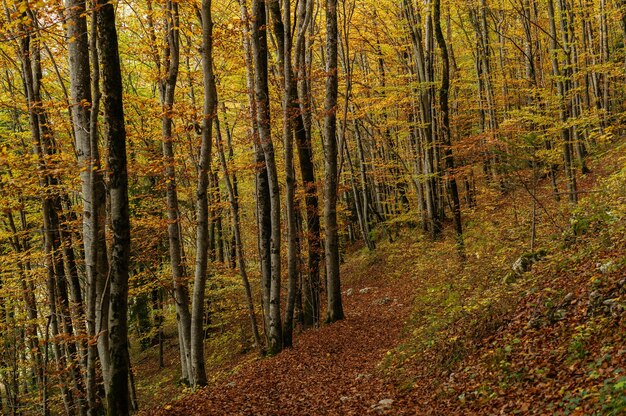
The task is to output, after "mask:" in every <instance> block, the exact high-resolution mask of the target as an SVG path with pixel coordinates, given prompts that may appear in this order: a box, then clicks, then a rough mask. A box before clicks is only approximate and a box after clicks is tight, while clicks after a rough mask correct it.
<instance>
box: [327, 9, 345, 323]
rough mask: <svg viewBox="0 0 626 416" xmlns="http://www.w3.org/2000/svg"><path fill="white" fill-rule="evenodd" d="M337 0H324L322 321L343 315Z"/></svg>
mask: <svg viewBox="0 0 626 416" xmlns="http://www.w3.org/2000/svg"><path fill="white" fill-rule="evenodd" d="M337 32H338V30H337V0H326V100H325V104H324V113H325V114H326V116H325V120H324V151H325V152H324V167H325V169H326V177H325V180H324V198H325V200H324V222H325V227H326V247H325V248H326V290H327V299H328V309H327V311H326V314H327V315H326V321H327V322H335V321H338V320H341V319H343V318H344V313H343V305H342V302H341V281H340V276H339V234H338V225H337V192H338V186H337V185H338V177H337V174H338V169H337V93H338V84H339V80H338V74H337V37H338V33H337Z"/></svg>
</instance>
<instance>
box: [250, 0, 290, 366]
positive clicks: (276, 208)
mask: <svg viewBox="0 0 626 416" xmlns="http://www.w3.org/2000/svg"><path fill="white" fill-rule="evenodd" d="M252 14H253V15H254V16H255V19H254V23H253V27H252V55H253V60H254V81H255V82H254V90H255V98H256V105H257V123H258V131H259V142H260V144H261V149H262V150H263V156H264V157H265V169H266V171H267V183H268V188H269V203H270V210H269V217H270V229H271V238H270V249H269V253H270V263H271V270H270V291H269V307H268V309H269V311H268V313H269V319H268V328H266V330H267V331H268V353H269V354H276V353H278V352H280V351H281V350H282V348H283V340H282V324H281V311H280V309H281V308H280V269H281V264H280V243H281V240H280V238H281V237H280V234H281V230H280V193H279V185H278V173H277V169H276V162H275V159H274V145H273V143H272V137H271V128H270V106H269V86H268V74H267V30H266V22H267V18H266V13H265V2H264V1H261V0H253V2H252ZM260 214H261V213H260ZM262 214H263V217H264V216H265V215H267V213H266V212H263V213H262ZM263 217H261V218H260V221H263V219H262V218H263ZM262 255H263V254H262Z"/></svg>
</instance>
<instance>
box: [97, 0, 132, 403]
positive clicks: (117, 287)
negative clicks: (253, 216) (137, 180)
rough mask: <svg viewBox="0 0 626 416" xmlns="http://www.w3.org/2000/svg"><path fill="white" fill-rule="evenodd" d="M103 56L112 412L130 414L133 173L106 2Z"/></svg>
mask: <svg viewBox="0 0 626 416" xmlns="http://www.w3.org/2000/svg"><path fill="white" fill-rule="evenodd" d="M98 6H99V9H98V23H97V28H98V55H99V59H100V67H101V70H102V71H101V72H102V93H103V101H102V102H103V109H104V123H105V138H106V144H107V148H108V156H107V167H108V170H107V177H108V184H109V193H110V201H111V202H110V204H111V207H110V218H111V233H112V236H113V238H112V242H111V255H110V259H111V260H110V268H109V285H110V288H111V289H110V300H109V332H108V337H109V356H110V357H109V358H110V379H109V380H108V383H107V384H108V389H107V392H106V395H107V405H108V406H107V412H108V414H109V415H127V414H129V410H130V409H129V386H128V372H129V356H128V317H127V311H128V263H129V256H130V221H129V214H128V173H127V170H126V165H127V163H126V128H125V125H124V107H123V97H122V93H123V90H122V74H121V68H120V59H119V52H118V40H117V29H116V27H115V9H114V7H113V4H112V3H110V2H108V1H107V0H98Z"/></svg>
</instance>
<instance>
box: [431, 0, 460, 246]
mask: <svg viewBox="0 0 626 416" xmlns="http://www.w3.org/2000/svg"><path fill="white" fill-rule="evenodd" d="M433 20H434V24H435V37H436V39H437V43H438V44H439V49H440V50H441V65H442V69H441V74H442V78H441V89H440V90H439V108H440V109H441V118H442V122H441V126H440V128H441V139H442V143H443V146H444V161H445V166H446V169H447V171H448V172H447V173H448V182H449V187H450V196H451V198H452V211H453V212H452V214H453V217H454V231H455V234H456V243H457V249H458V252H459V255H460V256H461V258H465V248H464V244H463V223H462V222H461V203H460V200H459V191H458V188H457V183H456V177H455V175H456V172H455V170H454V158H453V156H452V147H451V146H452V143H451V140H450V110H449V106H448V97H449V92H450V59H449V57H448V47H447V45H446V40H445V39H444V37H443V32H442V30H441V0H434V3H433Z"/></svg>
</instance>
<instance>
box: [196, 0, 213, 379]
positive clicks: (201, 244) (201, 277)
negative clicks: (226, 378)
mask: <svg viewBox="0 0 626 416" xmlns="http://www.w3.org/2000/svg"><path fill="white" fill-rule="evenodd" d="M201 18H202V73H203V80H204V88H205V90H204V110H203V111H204V116H203V117H204V118H203V123H202V144H201V148H200V161H199V164H198V183H197V187H196V221H197V225H196V267H195V276H194V286H193V303H192V312H191V365H192V369H193V373H192V384H193V385H194V386H204V385H206V384H207V376H206V369H205V365H204V330H203V319H204V290H205V286H206V277H207V265H208V255H209V253H208V251H209V206H208V203H209V194H208V186H209V174H210V173H211V137H212V134H213V118H214V117H215V113H216V109H217V108H216V106H217V97H216V91H215V80H214V75H213V20H212V16H211V0H203V2H202V9H201Z"/></svg>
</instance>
